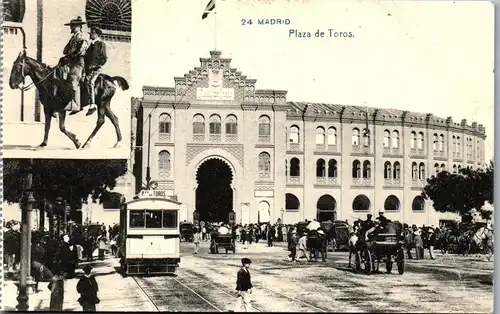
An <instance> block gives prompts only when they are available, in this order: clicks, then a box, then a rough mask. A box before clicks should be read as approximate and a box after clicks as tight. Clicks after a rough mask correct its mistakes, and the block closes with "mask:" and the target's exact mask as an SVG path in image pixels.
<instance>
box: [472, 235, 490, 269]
mask: <svg viewBox="0 0 500 314" xmlns="http://www.w3.org/2000/svg"><path fill="white" fill-rule="evenodd" d="M472 240H473V241H474V243H475V244H476V245H477V247H478V248H479V255H481V254H482V253H483V252H486V253H487V254H488V257H487V258H488V261H490V260H491V257H492V256H493V231H492V230H491V229H488V228H486V227H481V228H479V229H478V230H477V231H476V233H474V236H472Z"/></svg>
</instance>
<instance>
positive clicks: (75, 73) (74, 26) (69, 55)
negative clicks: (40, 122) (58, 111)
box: [59, 16, 88, 114]
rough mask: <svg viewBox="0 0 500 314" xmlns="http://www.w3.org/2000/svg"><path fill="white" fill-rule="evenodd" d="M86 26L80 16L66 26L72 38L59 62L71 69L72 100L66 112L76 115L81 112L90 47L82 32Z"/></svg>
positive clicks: (69, 75)
mask: <svg viewBox="0 0 500 314" xmlns="http://www.w3.org/2000/svg"><path fill="white" fill-rule="evenodd" d="M84 24H86V23H85V22H84V21H82V18H81V17H80V16H79V17H77V18H76V19H73V20H71V21H70V22H69V23H66V24H64V25H65V26H69V27H70V29H71V34H73V36H71V38H70V40H69V42H68V44H67V45H66V47H64V50H63V54H64V57H62V58H61V60H60V61H59V65H61V66H67V67H68V68H69V73H68V78H67V81H68V83H69V84H70V85H71V92H72V100H71V101H70V102H69V103H68V105H67V106H66V108H65V110H67V111H71V113H72V114H75V113H77V112H79V111H80V81H81V80H82V76H83V71H84V65H85V61H84V56H85V52H86V50H87V47H88V41H87V38H86V37H85V34H84V33H83V32H82V25H84Z"/></svg>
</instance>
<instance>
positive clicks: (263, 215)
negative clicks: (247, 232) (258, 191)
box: [259, 201, 271, 223]
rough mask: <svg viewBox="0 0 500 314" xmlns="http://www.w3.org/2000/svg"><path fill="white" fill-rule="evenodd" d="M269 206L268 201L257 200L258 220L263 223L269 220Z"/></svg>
mask: <svg viewBox="0 0 500 314" xmlns="http://www.w3.org/2000/svg"><path fill="white" fill-rule="evenodd" d="M270 208H271V206H270V205H269V203H268V202H266V201H260V202H259V222H260V223H264V222H269V214H270V212H269V209H270Z"/></svg>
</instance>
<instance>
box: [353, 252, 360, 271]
mask: <svg viewBox="0 0 500 314" xmlns="http://www.w3.org/2000/svg"><path fill="white" fill-rule="evenodd" d="M354 270H355V271H356V272H357V273H359V272H361V253H359V251H358V252H356V253H354Z"/></svg>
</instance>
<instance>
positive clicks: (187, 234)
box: [179, 221, 195, 242]
mask: <svg viewBox="0 0 500 314" xmlns="http://www.w3.org/2000/svg"><path fill="white" fill-rule="evenodd" d="M194 228H195V227H194V225H193V224H192V223H190V222H186V221H184V222H181V223H180V227H179V229H180V232H179V233H180V238H181V240H182V239H184V240H186V242H191V241H193V235H194Z"/></svg>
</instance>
